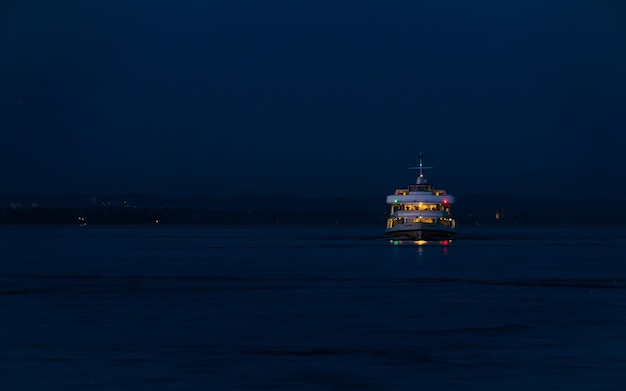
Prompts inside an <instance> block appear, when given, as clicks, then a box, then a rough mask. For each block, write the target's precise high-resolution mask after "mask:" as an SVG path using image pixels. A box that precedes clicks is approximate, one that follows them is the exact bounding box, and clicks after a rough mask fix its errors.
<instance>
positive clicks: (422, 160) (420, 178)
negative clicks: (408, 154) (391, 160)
mask: <svg viewBox="0 0 626 391" xmlns="http://www.w3.org/2000/svg"><path fill="white" fill-rule="evenodd" d="M419 159H420V165H419V166H417V167H409V169H411V170H420V174H419V176H418V177H417V181H416V183H418V184H420V183H426V178H424V172H423V170H425V169H427V168H432V167H424V154H423V153H422V152H421V151H420V154H419Z"/></svg>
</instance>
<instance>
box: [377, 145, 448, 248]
mask: <svg viewBox="0 0 626 391" xmlns="http://www.w3.org/2000/svg"><path fill="white" fill-rule="evenodd" d="M423 161H424V155H423V154H422V153H421V152H420V154H419V166H417V167H409V168H410V169H417V170H419V175H418V177H417V180H416V181H415V183H412V184H410V185H408V186H407V187H406V188H403V189H396V191H395V193H394V194H391V195H388V196H387V204H389V205H391V212H390V214H389V218H388V219H387V228H386V229H385V234H387V235H389V236H392V237H394V238H398V239H409V240H444V239H449V238H451V237H452V236H454V235H455V234H456V221H455V220H454V218H453V217H452V212H451V207H452V204H453V203H454V196H452V195H451V194H448V192H447V191H446V190H444V189H440V188H436V187H434V186H433V185H432V184H430V183H428V181H427V180H426V178H425V177H424V170H425V169H428V168H432V167H424V164H423Z"/></svg>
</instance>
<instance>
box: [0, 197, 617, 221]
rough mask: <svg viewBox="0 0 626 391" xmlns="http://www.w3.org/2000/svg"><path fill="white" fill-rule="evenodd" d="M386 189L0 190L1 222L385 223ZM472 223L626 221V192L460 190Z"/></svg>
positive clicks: (458, 213)
mask: <svg viewBox="0 0 626 391" xmlns="http://www.w3.org/2000/svg"><path fill="white" fill-rule="evenodd" d="M388 212H389V208H388V206H387V205H386V204H385V197H326V198H299V197H254V196H250V197H181V198H165V197H155V196H149V195H141V194H121V195H115V196H87V195H85V196H83V195H68V196H56V197H37V196H12V197H10V196H5V197H0V224H5V225H6V224H90V225H91V224H96V225H97V224H139V225H145V224H200V225H210V224H219V225H239V224H296V225H297V224H302V225H307V224H342V225H384V223H385V219H386V218H387V215H388ZM453 213H454V216H455V218H456V219H457V223H458V224H459V225H467V224H523V225H527V224H538V225H557V224H585V225H588V224H599V225H606V224H609V225H614V224H626V200H610V199H586V200H550V199H527V198H515V197H504V196H496V195H480V196H479V195H476V196H465V197H457V200H456V203H455V205H454V207H453Z"/></svg>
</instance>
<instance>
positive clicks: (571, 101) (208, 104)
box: [0, 0, 626, 198]
mask: <svg viewBox="0 0 626 391" xmlns="http://www.w3.org/2000/svg"><path fill="white" fill-rule="evenodd" d="M0 53H1V55H0V132H1V133H0V135H1V145H2V148H1V151H2V152H1V154H0V175H1V177H2V181H1V182H0V194H23V193H43V194H64V193H109V194H113V193H120V192H144V193H152V194H159V195H219V194H233V193H242V192H244V193H246V194H256V195H271V194H294V195H295V194H312V195H324V196H332V195H356V194H365V195H381V196H384V195H385V194H387V193H388V192H391V191H393V189H395V188H396V187H400V186H403V185H406V184H407V183H409V182H412V181H413V179H414V176H415V173H414V172H412V171H408V170H407V169H406V168H407V167H408V166H411V165H414V164H415V163H416V159H417V155H418V153H419V151H420V150H421V151H423V152H424V154H425V156H426V163H427V164H429V165H433V166H435V168H436V169H435V170H433V171H432V172H429V173H428V177H429V178H430V179H431V182H433V183H435V184H438V185H442V186H443V187H446V188H448V190H450V191H451V192H453V193H456V194H458V195H468V194H476V193H499V194H508V195H522V196H538V197H544V196H548V197H561V196H563V197H565V198H579V197H588V196H593V195H600V196H610V197H616V198H623V197H626V180H624V170H625V168H626V154H625V153H624V150H625V148H626V3H624V2H623V1H619V0H616V1H591V0H587V1H580V0H579V1H576V0H570V1H561V2H546V1H528V0H525V1H515V2H512V1H495V0H494V1H478V2H469V1H415V0H410V1H409V0H407V1H384V2H379V1H376V2H373V1H365V0H359V1H357V0H354V1H345V0H332V1H330V0H328V1H327V0H315V1H290V0H289V1H288V0H282V1H269V0H259V1H243V0H223V1H207V0H198V1H182V0H177V1H173V0H161V1H156V0H134V1H126V0H118V1H113V0H109V1H102V2H97V1H84V0H66V1H43V0H8V1H6V0H5V1H4V2H2V5H0Z"/></svg>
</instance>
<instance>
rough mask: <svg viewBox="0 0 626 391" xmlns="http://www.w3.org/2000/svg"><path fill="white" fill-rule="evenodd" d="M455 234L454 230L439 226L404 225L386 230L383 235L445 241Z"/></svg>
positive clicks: (424, 224) (422, 224) (423, 224)
mask: <svg viewBox="0 0 626 391" xmlns="http://www.w3.org/2000/svg"><path fill="white" fill-rule="evenodd" d="M455 233H456V231H455V229H454V228H450V227H445V226H443V225H441V224H426V223H405V224H398V225H396V226H394V227H392V228H387V230H386V231H385V234H387V235H390V236H393V237H399V238H403V239H411V240H434V239H447V238H450V237H452V236H453V235H454V234H455Z"/></svg>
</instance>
